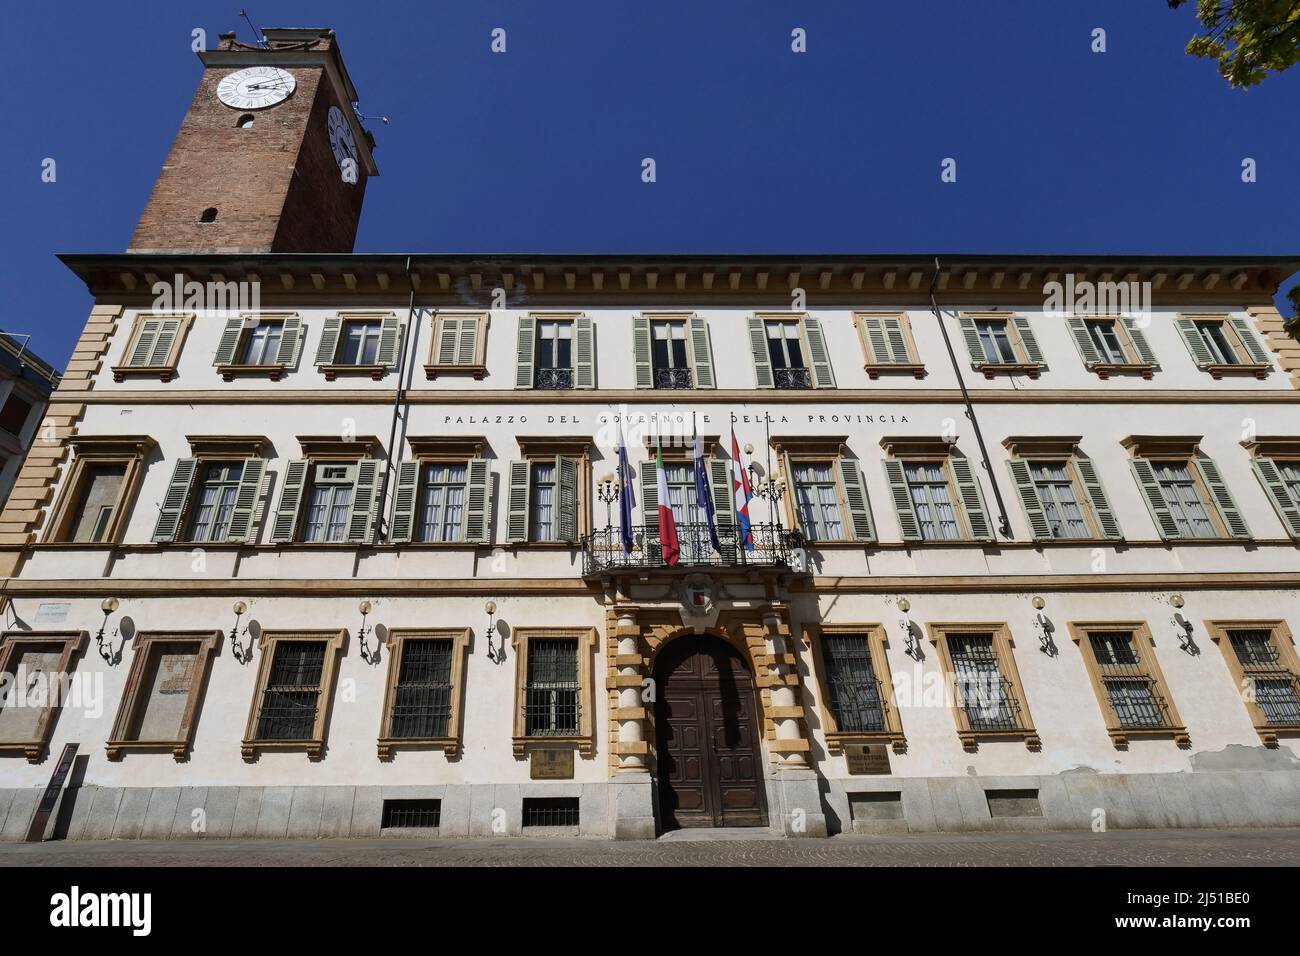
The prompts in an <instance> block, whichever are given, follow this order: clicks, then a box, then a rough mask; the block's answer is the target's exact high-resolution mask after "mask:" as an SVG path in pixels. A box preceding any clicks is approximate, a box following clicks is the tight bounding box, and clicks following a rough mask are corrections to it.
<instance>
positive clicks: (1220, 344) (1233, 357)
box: [1195, 322, 1241, 365]
mask: <svg viewBox="0 0 1300 956" xmlns="http://www.w3.org/2000/svg"><path fill="white" fill-rule="evenodd" d="M1195 328H1196V334H1197V336H1198V337H1199V338H1200V340H1201V344H1202V345H1203V346H1205V348H1206V349H1208V350H1209V353H1210V358H1211V360H1212V361H1214V362H1216V363H1219V364H1221V365H1238V364H1240V362H1241V360H1240V359H1239V358H1238V357H1237V352H1236V350H1235V349H1234V348H1233V347H1232V342H1231V341H1230V340H1229V338H1228V335H1227V333H1226V332H1225V331H1224V329H1223V323H1222V322H1197V323H1195Z"/></svg>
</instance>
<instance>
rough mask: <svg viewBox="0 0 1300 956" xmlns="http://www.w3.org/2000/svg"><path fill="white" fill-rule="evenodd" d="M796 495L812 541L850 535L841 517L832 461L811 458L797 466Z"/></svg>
mask: <svg viewBox="0 0 1300 956" xmlns="http://www.w3.org/2000/svg"><path fill="white" fill-rule="evenodd" d="M794 497H795V503H796V505H797V507H798V511H799V526H800V527H801V528H802V529H803V532H804V535H805V536H806V537H807V538H809V540H812V541H844V540H845V539H846V537H847V535H846V533H845V529H844V522H843V520H842V519H841V517H840V497H839V486H838V485H837V483H836V481H835V474H834V472H833V470H832V466H831V463H830V462H809V463H805V464H798V465H795V466H794Z"/></svg>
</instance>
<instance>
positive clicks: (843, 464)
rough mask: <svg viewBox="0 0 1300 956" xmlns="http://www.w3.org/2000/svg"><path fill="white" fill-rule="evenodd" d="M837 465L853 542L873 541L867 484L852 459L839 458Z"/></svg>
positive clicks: (873, 525)
mask: <svg viewBox="0 0 1300 956" xmlns="http://www.w3.org/2000/svg"><path fill="white" fill-rule="evenodd" d="M839 465H840V482H841V483H842V484H843V485H844V501H845V502H846V503H847V504H848V506H849V514H848V517H849V522H850V527H851V528H852V529H853V540H855V541H875V540H876V526H875V524H874V523H873V522H872V520H871V499H870V497H868V495H867V483H866V482H865V481H863V480H862V469H861V468H859V467H858V463H857V462H856V461H855V460H854V459H852V458H840V459H839Z"/></svg>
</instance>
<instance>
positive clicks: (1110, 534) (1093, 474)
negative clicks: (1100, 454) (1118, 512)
mask: <svg viewBox="0 0 1300 956" xmlns="http://www.w3.org/2000/svg"><path fill="white" fill-rule="evenodd" d="M1071 461H1073V462H1074V468H1075V471H1077V472H1078V473H1079V482H1080V483H1081V484H1082V485H1083V490H1084V493H1085V494H1087V496H1088V501H1089V503H1090V504H1091V505H1092V514H1093V517H1094V518H1096V519H1097V527H1098V528H1099V529H1100V530H1101V533H1102V536H1103V537H1106V538H1110V539H1111V540H1119V539H1121V538H1123V537H1124V534H1123V532H1121V531H1120V528H1119V520H1118V519H1117V518H1116V517H1115V512H1114V510H1113V509H1112V508H1111V506H1110V499H1109V498H1108V497H1107V496H1106V489H1105V488H1104V487H1103V486H1102V483H1101V478H1100V477H1099V476H1098V474H1097V467H1096V466H1095V465H1094V464H1093V463H1092V461H1091V459H1088V458H1073V459H1071Z"/></svg>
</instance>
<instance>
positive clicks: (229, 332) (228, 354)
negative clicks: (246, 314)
mask: <svg viewBox="0 0 1300 956" xmlns="http://www.w3.org/2000/svg"><path fill="white" fill-rule="evenodd" d="M243 331H244V320H243V319H241V318H238V317H236V318H233V319H226V327H225V328H224V329H222V330H221V341H220V342H219V343H217V354H216V357H215V358H214V359H213V360H212V364H213V365H234V364H235V350H236V349H238V348H239V336H240V333H241V332H243Z"/></svg>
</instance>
